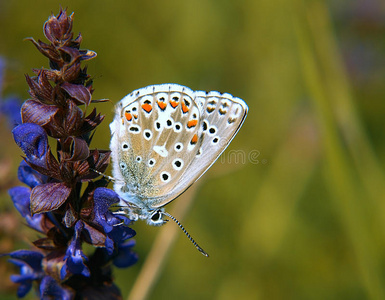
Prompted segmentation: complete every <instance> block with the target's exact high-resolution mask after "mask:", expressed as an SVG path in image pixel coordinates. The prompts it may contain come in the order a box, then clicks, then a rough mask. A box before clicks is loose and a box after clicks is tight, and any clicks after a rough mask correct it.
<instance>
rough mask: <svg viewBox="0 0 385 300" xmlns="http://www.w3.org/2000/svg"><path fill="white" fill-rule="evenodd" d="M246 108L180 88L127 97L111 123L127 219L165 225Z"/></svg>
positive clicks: (153, 87) (115, 165) (213, 94)
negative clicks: (168, 212) (168, 211)
mask: <svg viewBox="0 0 385 300" xmlns="http://www.w3.org/2000/svg"><path fill="white" fill-rule="evenodd" d="M247 110H248V107H247V105H246V103H245V102H244V101H243V100H241V99H239V98H236V97H233V96H232V95H230V94H227V93H225V94H221V93H219V92H208V93H206V92H203V91H193V90H191V89H189V88H187V87H185V86H181V85H178V84H161V85H151V86H148V87H145V88H141V89H138V90H135V91H133V92H132V93H131V94H129V95H127V96H126V97H124V98H123V99H122V100H121V101H120V102H119V103H118V104H117V105H116V107H115V118H114V120H113V122H112V123H111V124H110V129H111V136H112V137H111V143H110V148H111V152H112V154H111V155H112V161H113V170H112V173H113V177H114V178H115V183H114V190H115V191H116V192H117V193H118V195H119V196H120V198H121V202H122V203H121V207H122V209H123V210H124V211H125V213H126V214H127V215H128V216H129V218H130V219H133V220H137V219H143V220H146V221H147V223H148V224H150V225H155V226H158V225H162V224H164V223H165V222H166V221H167V220H164V219H163V215H164V214H165V212H164V206H165V205H166V204H168V203H169V202H171V201H172V200H174V199H175V198H176V197H178V196H179V195H180V194H182V193H183V192H184V191H185V190H186V189H187V188H188V187H189V186H191V184H193V183H194V182H195V181H196V180H197V179H198V178H199V177H200V176H202V175H203V174H204V172H205V171H206V170H207V169H208V168H209V167H210V166H211V165H212V164H213V163H214V162H215V160H216V159H217V158H218V157H219V155H220V154H221V153H222V152H223V151H224V150H225V149H226V147H227V146H228V144H229V143H230V141H231V140H232V138H233V137H234V136H235V134H236V133H237V131H238V130H239V128H240V127H241V125H242V123H243V121H244V119H245V117H246V114H247Z"/></svg>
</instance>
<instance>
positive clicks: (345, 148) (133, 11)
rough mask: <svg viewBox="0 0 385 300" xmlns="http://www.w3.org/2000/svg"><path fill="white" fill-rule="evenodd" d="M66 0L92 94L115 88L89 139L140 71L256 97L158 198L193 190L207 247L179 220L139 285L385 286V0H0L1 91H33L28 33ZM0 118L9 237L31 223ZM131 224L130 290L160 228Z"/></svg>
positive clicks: (301, 292)
mask: <svg viewBox="0 0 385 300" xmlns="http://www.w3.org/2000/svg"><path fill="white" fill-rule="evenodd" d="M60 5H62V6H63V7H64V8H65V7H68V11H69V12H72V11H74V12H75V23H74V32H75V33H77V32H81V33H82V35H83V43H82V47H83V48H85V49H91V50H94V51H96V52H97V53H98V57H97V58H96V59H94V60H92V61H90V62H88V67H89V68H88V70H89V73H90V74H91V75H93V77H94V87H95V92H94V94H93V98H95V99H99V98H109V99H111V100H112V103H104V104H100V105H98V110H99V111H101V112H102V113H103V114H105V115H106V119H105V121H104V122H103V123H102V125H101V126H99V128H98V131H97V132H96V134H95V138H94V142H93V146H94V147H97V148H101V149H107V148H108V145H109V128H108V124H109V123H110V121H111V120H112V109H113V103H115V102H117V101H118V100H120V99H121V98H122V97H123V96H125V95H126V94H128V93H129V92H131V91H132V90H134V89H137V88H140V87H144V86H147V85H150V84H157V83H168V82H173V83H179V84H183V85H186V86H189V87H190V88H192V89H195V90H219V91H222V92H229V93H231V94H233V95H235V96H237V97H240V98H242V99H244V100H245V101H246V102H247V104H248V105H249V108H250V111H249V115H248V117H247V119H246V122H245V124H244V126H243V127H242V129H241V130H240V131H239V133H238V135H237V136H236V138H235V139H234V140H233V142H232V143H231V145H230V147H229V148H228V150H227V151H226V152H225V153H224V154H223V156H222V157H221V158H220V159H219V160H218V162H217V163H216V164H215V165H214V166H213V167H212V168H211V169H210V170H209V171H208V172H207V174H206V175H205V176H203V177H202V178H201V179H200V180H199V184H197V185H196V187H195V188H194V190H193V191H191V192H190V193H188V194H186V195H183V196H182V197H181V198H180V199H178V200H177V201H175V203H172V204H171V205H170V207H169V208H168V211H171V212H172V211H173V209H177V208H176V207H173V206H176V205H178V204H179V203H182V202H183V201H188V200H189V199H188V198H189V197H193V198H194V199H195V200H194V203H193V205H191V206H190V208H189V211H188V212H187V214H186V216H185V217H184V218H183V220H181V221H182V223H183V224H184V225H185V227H186V228H187V229H188V230H189V232H190V233H191V235H192V236H193V237H194V238H195V239H196V240H197V242H198V243H199V244H200V245H201V246H202V247H203V248H204V249H205V250H206V251H207V252H208V253H209V254H210V256H211V257H210V258H209V259H206V258H205V257H203V256H202V255H200V254H199V253H198V252H197V251H196V250H195V249H194V247H193V246H192V245H191V244H190V243H189V241H188V240H187V239H186V237H184V235H183V233H182V232H181V231H180V230H177V231H176V232H177V240H176V243H175V244H174V245H173V247H171V248H170V249H169V250H168V251H167V256H166V257H163V256H162V255H161V254H160V253H159V254H157V251H159V250H158V248H155V250H153V251H154V252H153V253H155V260H154V261H152V262H151V263H150V268H149V269H150V273H151V272H153V274H152V275H154V274H155V273H156V272H159V273H156V274H158V275H159V276H158V277H157V279H156V280H155V281H154V284H153V289H152V290H150V289H147V288H145V287H142V286H140V285H139V287H138V285H136V288H137V289H139V290H141V289H142V290H143V289H147V291H148V299H185V300H186V299H385V272H384V271H385V251H384V250H385V217H384V216H385V201H384V200H385V199H384V195H385V174H384V166H385V151H384V150H385V142H384V141H385V139H384V137H385V128H384V126H385V118H384V115H385V101H384V100H385V84H384V83H385V82H384V78H385V76H384V75H385V56H384V53H385V42H384V41H385V38H384V37H385V5H384V2H383V1H380V0H378V1H376V0H354V1H317V0H313V1H311V0H309V1H305V0H293V1H283V0H277V1H270V0H259V1H252V0H241V1H238V0H218V1H215V0H194V1H191V0H179V1H176V0H166V1H149V0H141V1H134V0H130V1H123V0H120V1H102V0H94V1H65V0H63V1H60V2H59V1H52V0H51V1H48V0H46V1H26V0H17V1H0V55H1V56H3V57H4V58H5V59H6V60H7V73H6V81H5V83H4V95H11V94H16V95H19V96H20V97H21V98H22V99H24V100H25V99H27V98H28V94H27V84H26V83H25V78H24V74H26V73H28V74H30V75H31V74H32V72H31V69H32V68H40V67H43V66H44V67H47V66H48V64H47V60H46V59H45V57H43V56H42V55H41V54H40V53H39V52H38V51H37V50H36V49H35V48H34V46H33V45H32V43H30V42H26V41H23V39H24V38H25V37H29V36H32V37H34V38H35V39H42V40H43V41H46V40H45V38H44V36H43V32H42V26H43V23H44V21H45V20H46V19H47V18H48V16H49V15H50V13H51V12H53V13H54V14H57V13H58V12H59V8H60ZM0 128H1V129H0V133H1V137H2V146H1V147H0V148H1V149H0V155H1V156H0V181H1V183H0V187H1V192H0V199H1V201H0V207H1V218H0V232H1V240H0V250H1V251H2V252H9V251H11V250H14V249H16V248H17V247H24V248H25V247H29V246H28V245H29V244H28V241H30V240H33V239H35V238H36V233H34V232H31V230H29V229H28V228H26V227H25V226H23V224H22V223H21V218H18V214H17V212H16V211H15V209H14V208H13V207H12V204H11V200H10V198H9V197H8V195H7V192H6V190H7V189H8V188H9V187H10V186H13V185H17V184H18V182H17V178H16V169H17V166H18V164H19V162H20V155H21V154H22V153H21V151H20V150H19V149H18V148H17V146H16V145H14V143H13V140H12V136H11V134H10V132H9V129H8V127H7V124H6V123H5V122H3V121H2V122H1V124H0ZM235 151H237V152H236V153H237V154H238V155H239V156H238V160H235V157H234V156H231V153H233V154H234V153H235ZM108 173H110V171H108ZM186 203H187V202H186ZM174 211H175V210H174ZM177 212H178V210H177V211H176V212H175V216H176V217H177V218H178V217H181V215H178V214H177ZM181 219H182V218H181ZM165 227H168V228H166V229H169V228H170V227H173V228H176V225H175V224H171V223H170V224H167V225H166V226H165ZM134 229H135V230H136V231H137V237H136V241H137V246H136V247H135V250H136V251H137V253H138V254H139V256H140V260H139V262H138V263H137V264H136V265H135V266H133V267H131V268H128V269H124V270H118V269H115V276H116V280H117V284H118V285H119V287H120V288H121V290H122V293H123V298H124V299H126V298H127V297H128V295H129V293H130V291H131V290H132V289H133V286H134V282H135V279H136V278H137V277H138V274H139V273H140V271H141V269H142V266H143V264H144V262H145V261H146V257H147V256H148V254H149V253H150V251H151V248H152V245H153V243H154V240H155V239H156V237H157V235H159V233H160V232H163V230H164V228H153V227H149V226H147V225H146V224H145V223H144V222H141V223H137V224H135V225H134ZM164 236H166V237H167V236H169V234H168V233H167V232H166V233H165V235H164ZM162 244H166V241H164V240H161V241H160V245H162ZM158 264H159V265H160V267H159V268H158ZM0 270H1V272H2V274H4V277H3V282H2V283H1V284H0V289H1V291H0V298H1V299H15V298H16V296H14V295H15V286H14V285H11V284H10V283H9V282H8V281H7V280H6V279H5V276H8V275H5V274H10V273H12V272H14V271H15V270H14V269H13V268H12V266H11V265H10V264H7V263H6V262H5V259H3V260H2V261H1V264H0ZM151 270H152V271H151ZM146 276H147V275H145V276H144V278H145V281H146V278H150V277H146ZM148 281H150V279H148ZM32 296H33V293H30V295H29V298H28V297H27V298H28V299H33V297H32ZM131 299H133V298H131Z"/></svg>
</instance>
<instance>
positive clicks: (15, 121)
mask: <svg viewBox="0 0 385 300" xmlns="http://www.w3.org/2000/svg"><path fill="white" fill-rule="evenodd" d="M20 108H21V100H20V99H19V98H17V97H9V98H7V99H5V100H4V101H1V102H0V115H3V116H5V117H7V119H8V123H9V125H10V127H11V128H13V127H15V126H17V125H19V124H21V114H20Z"/></svg>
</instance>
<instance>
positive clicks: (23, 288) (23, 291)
mask: <svg viewBox="0 0 385 300" xmlns="http://www.w3.org/2000/svg"><path fill="white" fill-rule="evenodd" d="M31 288H32V282H31V281H26V282H23V283H21V284H20V285H19V287H18V288H17V297H19V298H23V297H24V296H25V295H27V294H28V292H29V291H30V290H31Z"/></svg>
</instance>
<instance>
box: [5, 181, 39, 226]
mask: <svg viewBox="0 0 385 300" xmlns="http://www.w3.org/2000/svg"><path fill="white" fill-rule="evenodd" d="M8 193H9V195H10V196H11V199H12V201H13V204H14V205H15V207H16V209H17V210H18V211H19V213H20V214H21V216H22V217H23V218H25V220H26V221H27V224H28V225H29V226H30V227H31V228H33V229H35V230H37V231H40V232H43V231H44V230H43V227H42V221H43V215H34V216H31V211H30V208H29V207H30V196H31V189H30V188H27V187H22V186H17V187H14V188H11V189H10V190H9V191H8Z"/></svg>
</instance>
